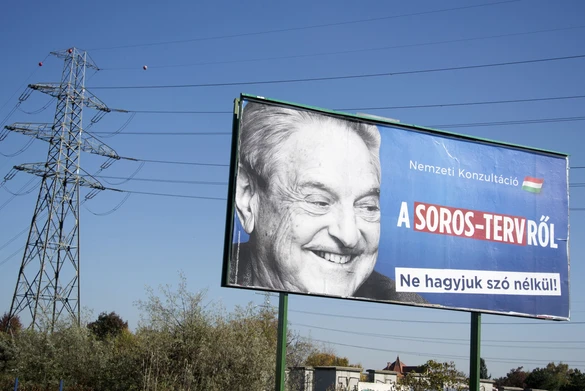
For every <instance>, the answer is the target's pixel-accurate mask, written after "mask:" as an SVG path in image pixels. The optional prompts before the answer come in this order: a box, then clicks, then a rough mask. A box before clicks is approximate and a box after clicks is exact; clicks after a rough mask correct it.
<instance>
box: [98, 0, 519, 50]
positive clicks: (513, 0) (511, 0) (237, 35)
mask: <svg viewBox="0 0 585 391" xmlns="http://www.w3.org/2000/svg"><path fill="white" fill-rule="evenodd" d="M518 1H519V0H505V1H497V2H491V3H482V4H474V5H465V6H461V7H451V8H442V9H438V10H431V11H420V12H411V13H406V14H399V15H388V16H379V17H375V18H367V19H357V20H349V21H344V22H333V23H322V24H314V25H309V26H299V27H287V28H280V29H273V30H264V31H255V32H238V33H235V34H225V35H217V36H212V37H201V38H191V39H180V40H171V41H160V42H150V43H139V44H128V45H118V46H109V47H97V48H92V49H88V50H89V51H94V52H95V51H99V50H112V49H127V48H136V47H147V46H159V45H165V46H166V45H170V44H181V43H190V42H201V41H213V40H222V39H228V38H241V37H250V36H255V35H267V34H275V33H284V32H289V31H301V30H309V29H316V28H324V27H335V26H345V25H349V24H357V23H365V22H375V21H380V20H389V19H397V18H404V17H408V16H420V15H429V14H436V13H440V12H450V11H459V10H464V9H470V8H479V7H488V6H493V5H499V4H507V3H516V2H518Z"/></svg>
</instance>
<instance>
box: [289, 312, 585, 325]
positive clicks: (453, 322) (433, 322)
mask: <svg viewBox="0 0 585 391" xmlns="http://www.w3.org/2000/svg"><path fill="white" fill-rule="evenodd" d="M289 312H297V313H300V314H308V315H319V316H327V317H333V318H345V319H359V320H371V321H380V322H397V323H431V324H460V325H469V322H459V321H451V320H444V321H440V320H434V321H433V320H413V319H389V318H370V317H365V316H352V315H341V314H329V313H325V312H311V311H301V310H290V309H289ZM543 324H550V323H545V322H534V323H528V322H523V323H504V322H482V325H507V326H520V325H522V326H526V325H543ZM555 324H574V325H581V324H585V322H557V323H555Z"/></svg>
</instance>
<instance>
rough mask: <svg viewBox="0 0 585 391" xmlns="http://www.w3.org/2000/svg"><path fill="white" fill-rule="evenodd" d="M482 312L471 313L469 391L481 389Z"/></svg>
mask: <svg viewBox="0 0 585 391" xmlns="http://www.w3.org/2000/svg"><path fill="white" fill-rule="evenodd" d="M480 348H481V314H480V313H479V312H472V313H471V341H470V349H469V391H479V372H480V370H479V368H480V361H481V352H480V350H481V349H480Z"/></svg>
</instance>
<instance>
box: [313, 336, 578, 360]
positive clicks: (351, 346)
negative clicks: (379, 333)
mask: <svg viewBox="0 0 585 391" xmlns="http://www.w3.org/2000/svg"><path fill="white" fill-rule="evenodd" d="M311 340H313V341H315V342H321V343H325V344H332V345H339V346H346V347H350V348H357V349H366V350H373V351H379V352H386V353H393V354H395V353H397V352H398V353H404V354H410V355H413V356H434V357H443V358H451V359H463V360H469V356H459V355H451V354H436V353H423V352H413V351H405V350H403V351H398V350H396V349H395V350H388V349H381V348H375V347H370V346H362V345H351V344H346V343H340V342H332V341H325V340H321V339H314V338H312V339H311ZM482 358H483V359H484V360H489V361H491V362H502V363H526V364H529V363H530V364H540V363H549V362H551V361H562V362H567V361H570V363H571V365H572V366H576V367H583V366H585V365H575V364H576V363H578V364H585V361H576V360H565V359H563V360H551V359H547V360H534V359H521V358H518V359H507V360H502V359H501V358H500V357H482Z"/></svg>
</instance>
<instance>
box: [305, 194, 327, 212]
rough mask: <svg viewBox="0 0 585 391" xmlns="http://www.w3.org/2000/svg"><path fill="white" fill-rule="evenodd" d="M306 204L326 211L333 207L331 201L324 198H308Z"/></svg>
mask: <svg viewBox="0 0 585 391" xmlns="http://www.w3.org/2000/svg"><path fill="white" fill-rule="evenodd" d="M305 202H307V203H308V204H309V205H311V206H312V207H313V208H318V209H325V208H328V207H329V206H330V205H331V203H330V202H329V200H327V199H325V198H323V197H307V198H306V199H305Z"/></svg>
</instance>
